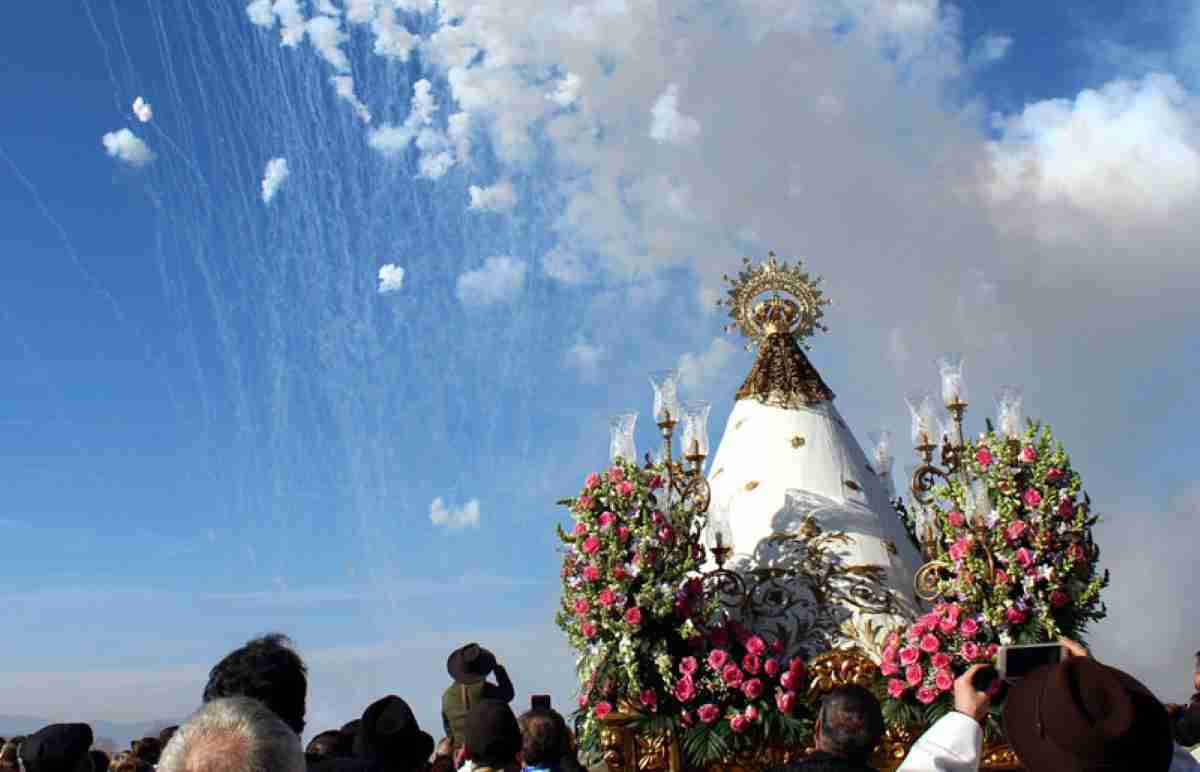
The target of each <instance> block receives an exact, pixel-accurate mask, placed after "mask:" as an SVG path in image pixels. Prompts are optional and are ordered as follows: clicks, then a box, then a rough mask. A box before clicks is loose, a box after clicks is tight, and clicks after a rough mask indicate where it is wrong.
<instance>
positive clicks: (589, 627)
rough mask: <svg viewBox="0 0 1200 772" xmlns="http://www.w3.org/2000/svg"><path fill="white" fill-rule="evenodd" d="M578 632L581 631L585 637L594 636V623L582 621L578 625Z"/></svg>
mask: <svg viewBox="0 0 1200 772" xmlns="http://www.w3.org/2000/svg"><path fill="white" fill-rule="evenodd" d="M579 632H581V633H583V635H584V637H585V638H595V637H596V625H594V624H592V623H591V622H584V623H583V624H581V625H580V626H579Z"/></svg>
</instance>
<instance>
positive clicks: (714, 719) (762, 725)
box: [557, 458, 811, 766]
mask: <svg viewBox="0 0 1200 772" xmlns="http://www.w3.org/2000/svg"><path fill="white" fill-rule="evenodd" d="M665 478H666V469H665V467H663V466H661V465H655V464H650V465H647V466H646V467H639V466H637V465H636V464H633V463H631V462H628V461H625V460H624V459H620V458H618V459H617V461H615V462H614V464H613V465H612V467H610V468H609V469H608V470H607V471H606V472H604V473H603V474H591V475H588V477H587V480H586V481H585V483H584V487H583V490H582V491H581V492H580V494H579V495H578V496H577V497H575V498H572V499H567V500H564V501H563V502H560V503H562V504H564V505H565V506H568V507H569V508H570V510H571V514H572V516H573V518H574V521H575V523H574V526H573V528H572V529H571V530H570V531H567V530H564V529H563V528H561V527H560V528H559V538H560V539H561V541H562V542H563V546H564V555H563V565H562V579H563V595H562V602H561V607H560V609H559V611H558V614H557V622H558V625H559V627H561V628H562V629H563V630H564V631H565V632H566V634H567V636H568V639H569V640H570V643H571V645H572V647H573V648H574V649H575V650H576V652H577V653H578V657H579V660H578V665H577V670H578V674H579V678H580V684H581V688H580V695H579V712H578V713H577V717H578V718H580V719H581V726H580V728H581V740H582V741H583V742H584V743H585V744H587V745H592V746H594V745H595V744H596V743H597V742H598V738H599V729H600V724H601V722H602V721H603V720H604V719H605V718H607V717H608V716H609V715H610V714H613V713H620V714H621V715H636V716H637V718H636V719H635V720H639V721H642V722H644V723H645V724H646V726H645V729H646V730H647V731H654V732H666V731H671V732H674V733H675V734H676V736H678V737H680V738H681V740H682V746H683V749H684V752H685V753H686V754H687V756H688V759H689V761H690V762H691V763H692V764H693V765H696V766H704V765H706V764H710V763H713V762H715V761H718V760H720V759H722V758H726V757H728V756H729V755H731V754H739V753H750V752H753V751H754V750H756V749H758V748H760V747H762V746H763V744H764V741H766V742H772V741H778V742H781V743H783V742H787V743H789V744H791V743H796V742H799V741H800V740H801V739H802V738H803V737H805V736H806V733H807V732H808V731H809V730H810V728H811V720H810V719H811V715H810V713H811V709H810V707H809V706H808V703H807V701H805V700H804V699H802V695H803V694H805V689H806V686H807V674H806V673H805V671H804V666H803V662H802V661H800V660H784V658H783V657H782V651H783V646H782V643H781V642H778V641H771V640H769V639H768V638H767V637H764V636H760V635H756V634H754V633H753V632H752V631H750V630H747V629H746V628H744V627H743V626H742V625H740V624H739V623H738V622H737V621H736V620H733V619H730V618H729V617H728V615H727V614H726V613H725V612H724V610H723V609H722V608H721V605H720V602H719V599H718V597H717V595H716V593H715V592H713V591H710V590H709V589H706V587H705V583H704V581H703V578H702V575H701V574H700V573H699V569H700V567H701V565H702V564H703V560H704V548H703V546H702V544H701V532H702V530H703V528H704V525H705V521H704V518H698V517H695V516H694V514H693V512H692V511H691V510H690V509H688V508H686V507H685V506H684V505H683V504H682V503H679V502H672V504H671V506H664V502H665V499H666V497H665V496H664V491H663V488H664V482H665Z"/></svg>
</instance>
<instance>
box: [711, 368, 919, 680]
mask: <svg viewBox="0 0 1200 772" xmlns="http://www.w3.org/2000/svg"><path fill="white" fill-rule="evenodd" d="M813 375H814V376H815V371H814V372H813ZM821 386H822V388H823V384H822V385H821ZM708 479H709V483H710V485H711V486H712V504H711V509H710V511H711V512H716V511H718V510H720V509H722V508H725V509H726V511H727V512H728V517H729V524H730V528H731V530H732V535H733V545H732V547H733V558H732V560H731V561H730V564H727V567H730V566H732V567H735V568H736V569H737V570H738V571H739V573H742V574H743V576H746V577H747V578H748V579H749V577H750V575H749V572H751V571H753V570H755V569H762V568H771V567H778V568H784V569H789V568H792V569H794V568H797V567H800V568H802V570H803V574H804V575H803V577H802V578H801V579H800V580H789V581H788V582H787V590H788V592H789V593H792V594H794V595H795V596H796V597H797V598H799V599H800V600H799V602H797V603H791V602H789V603H788V604H786V605H787V608H786V609H784V608H783V607H782V606H778V605H776V606H774V607H772V606H770V605H769V604H768V606H767V613H765V614H761V615H760V616H759V618H758V619H757V620H756V625H759V626H761V624H762V623H764V622H767V623H768V625H767V626H768V627H772V626H773V625H772V624H771V622H774V623H778V625H779V626H780V627H779V629H780V630H786V634H787V637H788V638H789V641H788V647H789V648H790V649H791V650H792V651H795V652H802V653H804V654H807V655H812V654H814V653H816V652H819V651H823V650H826V649H828V648H833V647H837V648H841V647H847V646H858V647H859V648H861V649H862V650H863V651H865V652H866V653H867V654H869V655H871V656H873V657H876V658H878V656H879V651H880V648H881V646H882V640H883V638H884V637H885V636H886V634H887V633H888V632H890V631H891V630H892V629H894V628H895V627H897V626H899V625H902V624H905V623H907V622H908V621H910V620H911V619H912V618H913V617H914V616H915V613H916V606H915V603H914V600H913V590H912V587H913V572H914V570H915V568H916V567H917V566H918V565H919V556H918V554H917V552H916V550H915V549H914V548H913V546H912V545H911V543H910V542H909V539H908V536H907V534H906V532H905V529H904V526H903V524H901V522H900V521H899V519H898V518H897V516H896V513H895V510H894V509H893V507H892V505H891V502H889V501H888V498H887V494H886V493H885V492H884V489H883V486H882V484H881V482H880V480H879V478H878V477H877V476H876V474H875V473H874V471H873V470H872V469H871V467H870V466H869V463H868V461H867V458H866V455H865V454H864V453H863V451H862V448H861V447H859V444H858V442H857V441H856V440H855V439H854V436H853V434H851V432H850V430H849V428H848V427H847V426H846V423H845V421H844V420H843V419H842V417H841V416H840V415H839V414H838V411H837V409H836V408H835V407H834V405H833V402H832V400H821V401H818V402H816V403H815V404H811V405H807V406H796V405H795V404H794V403H793V405H791V406H786V407H782V406H777V405H776V404H765V403H764V401H760V400H759V399H758V398H755V397H753V396H746V397H743V398H742V399H740V400H738V402H737V403H736V404H735V405H734V409H733V412H732V414H731V415H730V416H729V423H728V425H727V426H726V427H725V433H724V435H723V436H722V438H721V444H720V446H719V447H718V449H717V452H716V454H715V456H714V457H713V459H712V464H711V466H710V472H709V478H708ZM806 521H808V523H809V524H808V525H806ZM814 524H815V526H816V528H814V527H813V525H814ZM817 529H819V532H818V530H817ZM839 533H840V534H844V536H836V535H835V534H839ZM785 536H792V537H797V538H795V539H786V538H782V537H785ZM822 550H824V551H822ZM870 567H875V568H874V569H872V568H870ZM759 608H760V609H761V608H762V606H760V607H759ZM764 616H765V617H766V618H763V617H764Z"/></svg>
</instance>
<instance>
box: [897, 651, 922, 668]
mask: <svg viewBox="0 0 1200 772" xmlns="http://www.w3.org/2000/svg"><path fill="white" fill-rule="evenodd" d="M920 658H921V652H919V651H917V650H916V649H912V648H904V649H901V650H900V664H901V665H904V666H906V667H907V666H908V665H911V664H913V663H915V662H916V661H917V660H918V659H920Z"/></svg>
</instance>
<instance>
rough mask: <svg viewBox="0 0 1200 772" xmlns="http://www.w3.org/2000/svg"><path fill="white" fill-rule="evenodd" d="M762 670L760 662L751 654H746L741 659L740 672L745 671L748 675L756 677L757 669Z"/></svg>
mask: <svg viewBox="0 0 1200 772" xmlns="http://www.w3.org/2000/svg"><path fill="white" fill-rule="evenodd" d="M760 668H762V660H761V659H759V658H758V657H756V656H754V655H753V654H747V655H746V656H744V657H742V670H745V671H746V672H747V673H749V674H750V675H758V671H759V669H760Z"/></svg>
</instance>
